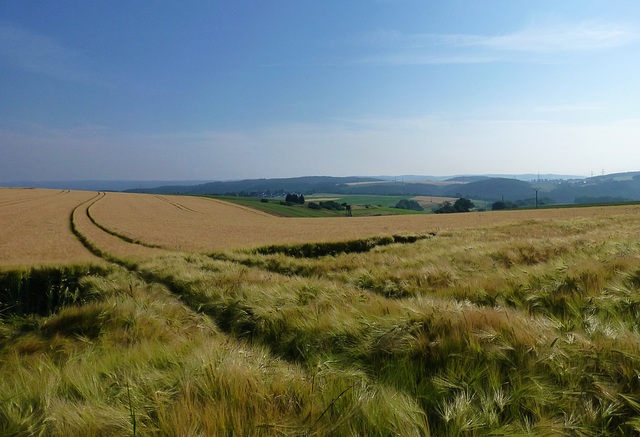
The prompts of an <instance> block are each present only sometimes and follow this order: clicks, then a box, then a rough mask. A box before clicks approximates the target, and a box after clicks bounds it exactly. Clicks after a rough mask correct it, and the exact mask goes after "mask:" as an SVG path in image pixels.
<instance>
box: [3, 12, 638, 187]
mask: <svg viewBox="0 0 640 437" xmlns="http://www.w3.org/2000/svg"><path fill="white" fill-rule="evenodd" d="M626 171H640V2H638V1H637V0H625V1H622V0H621V1H619V0H607V1H604V0H599V1H594V0H563V1H557V0H536V1H516V0H491V1H478V0H447V1H441V0H438V1H436V0H433V1H432V0H349V1H345V0H339V1H338V0H278V1H269V2H267V1H257V0H237V1H228V0H225V1H222V0H210V1H198V0H194V1H190V2H179V1H162V0H159V1H154V2H146V1H145V2H143V1H133V2H132V1H120V0H113V1H106V0H105V1H94V2H87V1H84V0H82V1H65V0H60V1H55V2H53V1H52V2H42V1H40V0H38V1H34V0H3V1H2V2H0V181H15V180H36V181H37V180H41V181H44V180H46V181H55V180H83V179H95V180H118V179H127V180H160V179H161V180H230V179H248V178H272V177H294V176H306V175H325V176H354V175H358V176H375V175H409V174H414V175H434V176H443V175H460V174H520V173H542V174H547V173H556V174H570V175H583V176H589V175H591V174H602V173H605V174H609V173H616V172H626Z"/></svg>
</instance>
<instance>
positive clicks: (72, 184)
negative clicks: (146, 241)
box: [0, 180, 208, 191]
mask: <svg viewBox="0 0 640 437" xmlns="http://www.w3.org/2000/svg"><path fill="white" fill-rule="evenodd" d="M205 182H208V181H199V180H195V181H194V180H191V181H163V180H157V181H136V180H78V181H7V182H0V187H20V188H51V189H55V190H80V191H125V190H129V189H132V188H139V189H144V188H153V187H159V186H161V185H168V184H172V185H175V186H185V185H196V184H202V183H205Z"/></svg>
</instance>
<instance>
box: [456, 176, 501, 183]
mask: <svg viewBox="0 0 640 437" xmlns="http://www.w3.org/2000/svg"><path fill="white" fill-rule="evenodd" d="M487 179H491V178H490V177H488V176H456V177H453V178H449V179H446V181H447V182H467V183H469V182H478V181H484V180H487Z"/></svg>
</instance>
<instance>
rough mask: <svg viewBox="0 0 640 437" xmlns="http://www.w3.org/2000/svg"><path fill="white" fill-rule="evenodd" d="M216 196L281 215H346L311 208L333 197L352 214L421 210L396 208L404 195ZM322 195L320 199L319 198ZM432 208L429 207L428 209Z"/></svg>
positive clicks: (343, 212)
mask: <svg viewBox="0 0 640 437" xmlns="http://www.w3.org/2000/svg"><path fill="white" fill-rule="evenodd" d="M215 198H216V199H220V200H226V201H228V202H232V203H236V204H238V205H243V206H248V207H250V208H255V209H258V210H260V211H264V212H267V213H269V214H273V215H277V216H281V217H343V216H344V215H345V211H344V210H339V211H336V210H329V209H324V208H321V209H312V208H309V203H310V202H315V203H319V202H320V201H324V200H325V199H331V200H333V201H334V202H336V203H339V204H342V203H347V204H349V205H351V207H352V215H353V217H367V216H380V215H407V214H421V213H422V212H418V211H411V210H407V209H399V208H394V207H395V205H396V204H397V203H398V202H399V201H400V200H403V199H407V198H408V197H407V196H373V195H372V196H368V195H358V196H351V195H348V196H344V195H336V194H326V195H322V194H319V195H313V196H308V198H306V202H305V204H304V205H284V204H282V203H284V199H282V198H275V199H266V200H267V201H266V202H265V201H262V199H260V198H256V197H239V196H238V197H233V196H215ZM317 199H320V200H317ZM425 212H430V211H425Z"/></svg>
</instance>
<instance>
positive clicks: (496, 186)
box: [444, 178, 535, 201]
mask: <svg viewBox="0 0 640 437" xmlns="http://www.w3.org/2000/svg"><path fill="white" fill-rule="evenodd" d="M444 193H445V195H446V196H449V197H466V198H469V199H479V200H487V201H497V200H502V199H503V198H504V200H509V201H514V200H519V199H528V198H530V197H532V196H535V192H534V191H533V189H532V187H531V184H530V183H529V182H524V181H520V180H518V179H507V178H491V179H483V180H480V181H477V182H471V183H468V184H464V185H462V184H461V185H449V186H446V187H445V189H444Z"/></svg>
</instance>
